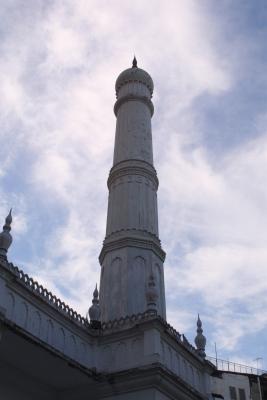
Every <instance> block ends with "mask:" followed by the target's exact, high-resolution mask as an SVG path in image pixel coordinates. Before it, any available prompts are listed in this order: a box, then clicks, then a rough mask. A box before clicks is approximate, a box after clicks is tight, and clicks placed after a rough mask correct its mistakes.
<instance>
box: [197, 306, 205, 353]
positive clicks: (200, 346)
mask: <svg viewBox="0 0 267 400" xmlns="http://www.w3.org/2000/svg"><path fill="white" fill-rule="evenodd" d="M195 344H196V347H197V352H198V354H199V355H200V356H201V357H203V358H205V357H206V353H205V347H206V338H205V336H204V335H203V329H202V322H201V319H200V318H199V314H198V317H197V335H196V337H195Z"/></svg>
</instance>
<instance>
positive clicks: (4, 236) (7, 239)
mask: <svg viewBox="0 0 267 400" xmlns="http://www.w3.org/2000/svg"><path fill="white" fill-rule="evenodd" d="M11 212H12V208H11V209H10V211H9V213H8V215H7V217H6V221H5V224H4V226H3V231H2V232H1V233H0V257H2V258H4V259H6V258H7V252H8V249H9V246H10V245H11V243H12V236H11V234H10V231H11V223H12V215H11Z"/></svg>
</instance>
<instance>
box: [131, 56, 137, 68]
mask: <svg viewBox="0 0 267 400" xmlns="http://www.w3.org/2000/svg"><path fill="white" fill-rule="evenodd" d="M132 68H137V60H136V57H135V56H134V59H133V65H132Z"/></svg>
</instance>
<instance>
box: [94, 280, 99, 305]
mask: <svg viewBox="0 0 267 400" xmlns="http://www.w3.org/2000/svg"><path fill="white" fill-rule="evenodd" d="M93 296H94V298H93V300H92V303H93V304H95V302H97V303H98V302H99V300H98V290H97V283H96V285H95V290H94V293H93Z"/></svg>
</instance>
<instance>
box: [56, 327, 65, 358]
mask: <svg viewBox="0 0 267 400" xmlns="http://www.w3.org/2000/svg"><path fill="white" fill-rule="evenodd" d="M56 341H57V348H58V349H59V350H60V351H61V352H62V353H63V352H64V349H65V331H64V329H63V328H58V330H57V336H56Z"/></svg>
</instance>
